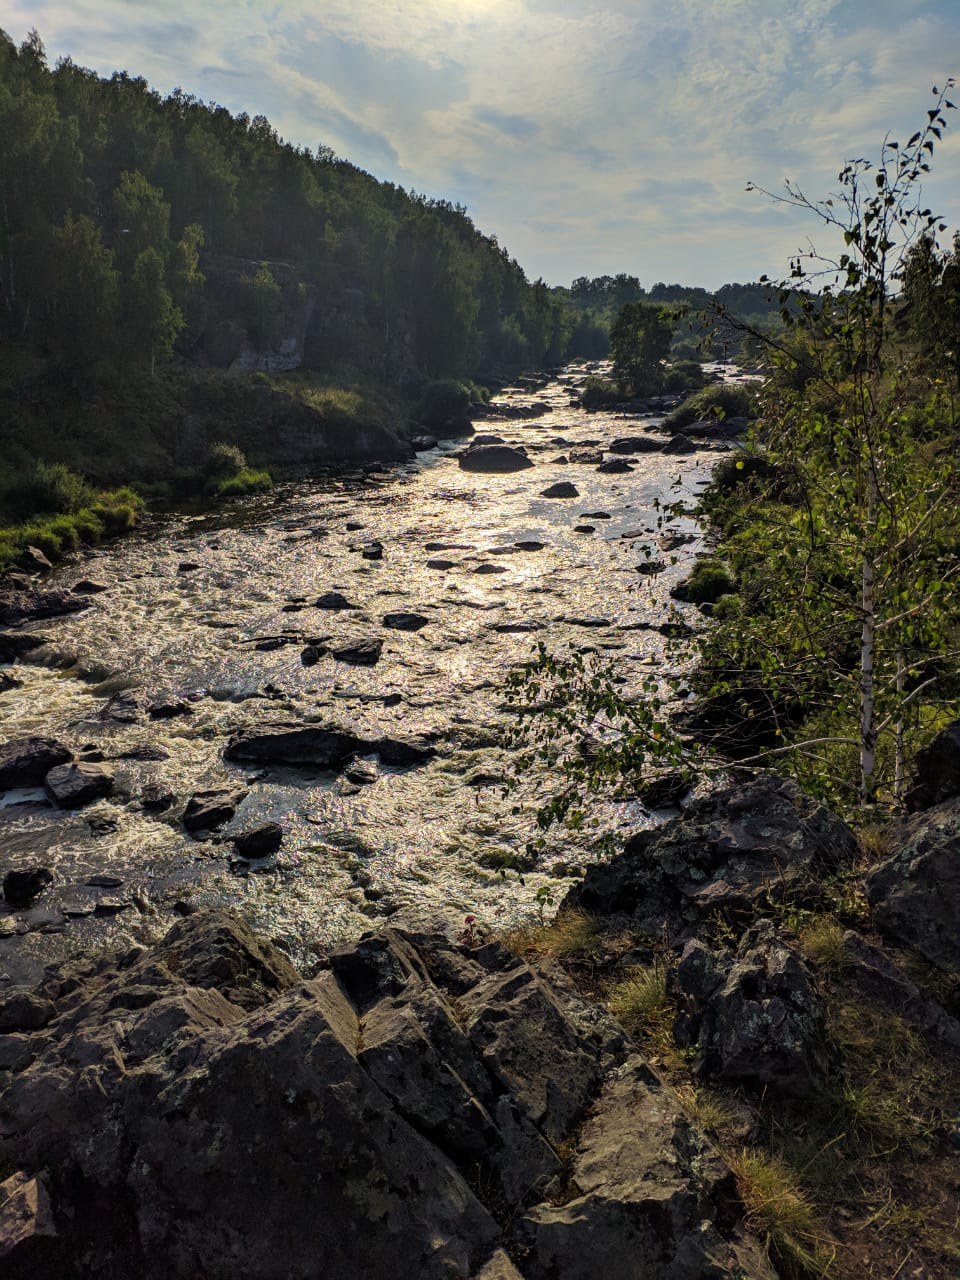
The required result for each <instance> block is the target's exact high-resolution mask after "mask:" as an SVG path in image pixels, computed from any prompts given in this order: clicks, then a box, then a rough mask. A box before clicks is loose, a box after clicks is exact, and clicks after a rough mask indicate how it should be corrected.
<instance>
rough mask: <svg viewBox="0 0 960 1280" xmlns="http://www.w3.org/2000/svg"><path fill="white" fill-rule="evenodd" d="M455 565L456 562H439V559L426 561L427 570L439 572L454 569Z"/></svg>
mask: <svg viewBox="0 0 960 1280" xmlns="http://www.w3.org/2000/svg"><path fill="white" fill-rule="evenodd" d="M456 563H457V562H456V560H439V559H437V560H428V561H427V568H428V569H441V570H446V569H454V568H456Z"/></svg>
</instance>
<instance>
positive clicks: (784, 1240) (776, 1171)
mask: <svg viewBox="0 0 960 1280" xmlns="http://www.w3.org/2000/svg"><path fill="white" fill-rule="evenodd" d="M728 1159H729V1163H730V1166H731V1168H732V1169H733V1172H734V1176H735V1177H736V1179H737V1188H738V1190H739V1192H740V1196H741V1198H742V1200H743V1203H744V1207H745V1208H746V1211H747V1214H746V1222H747V1226H748V1227H749V1228H750V1229H751V1230H752V1231H754V1232H755V1233H756V1234H757V1235H758V1236H759V1237H760V1239H761V1240H763V1242H764V1244H765V1246H766V1248H767V1250H768V1251H769V1252H770V1253H771V1254H772V1255H773V1257H774V1258H775V1259H776V1261H777V1262H778V1263H780V1264H781V1265H782V1266H783V1267H784V1268H785V1269H789V1272H788V1273H789V1274H792V1275H794V1276H825V1275H827V1274H828V1270H829V1267H830V1264H831V1262H832V1261H833V1254H832V1252H830V1251H828V1249H827V1243H828V1242H827V1239H826V1237H825V1234H824V1232H823V1231H822V1230H821V1229H820V1228H819V1227H818V1225H817V1218H816V1213H815V1211H814V1207H813V1203H812V1202H811V1200H810V1198H809V1196H807V1195H806V1193H805V1192H804V1191H803V1190H802V1188H801V1186H800V1183H799V1180H798V1178H797V1177H796V1175H795V1174H794V1172H793V1171H792V1170H791V1169H790V1168H789V1167H788V1166H787V1165H786V1164H785V1163H784V1162H783V1161H782V1160H779V1159H777V1157H775V1156H770V1155H766V1154H764V1153H763V1152H760V1151H751V1150H747V1149H744V1150H742V1151H740V1152H739V1153H738V1154H736V1155H733V1156H731V1157H728Z"/></svg>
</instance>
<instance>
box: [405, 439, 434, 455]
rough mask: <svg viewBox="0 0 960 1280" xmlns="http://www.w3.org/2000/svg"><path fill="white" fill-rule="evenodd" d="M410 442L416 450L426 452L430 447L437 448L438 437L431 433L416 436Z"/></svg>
mask: <svg viewBox="0 0 960 1280" xmlns="http://www.w3.org/2000/svg"><path fill="white" fill-rule="evenodd" d="M410 444H411V445H412V447H413V449H414V452H416V453H426V451H427V450H428V449H435V448H436V447H437V437H436V436H430V435H422V436H414V437H413V439H412V440H411V441H410Z"/></svg>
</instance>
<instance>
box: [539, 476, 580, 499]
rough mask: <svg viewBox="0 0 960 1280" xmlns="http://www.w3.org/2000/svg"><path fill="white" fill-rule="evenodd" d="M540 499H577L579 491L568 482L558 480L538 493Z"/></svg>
mask: <svg viewBox="0 0 960 1280" xmlns="http://www.w3.org/2000/svg"><path fill="white" fill-rule="evenodd" d="M540 497H541V498H579V497H580V490H579V489H578V488H577V486H576V485H575V484H571V483H570V481H569V480H558V481H557V483H556V484H551V485H549V486H548V487H547V488H546V489H542V490H541V491H540Z"/></svg>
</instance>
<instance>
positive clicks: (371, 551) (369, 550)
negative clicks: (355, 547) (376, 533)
mask: <svg viewBox="0 0 960 1280" xmlns="http://www.w3.org/2000/svg"><path fill="white" fill-rule="evenodd" d="M360 556H361V559H363V560H382V559H383V543H382V542H376V541H374V542H365V543H364V544H363V546H362V547H361V548H360Z"/></svg>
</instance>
